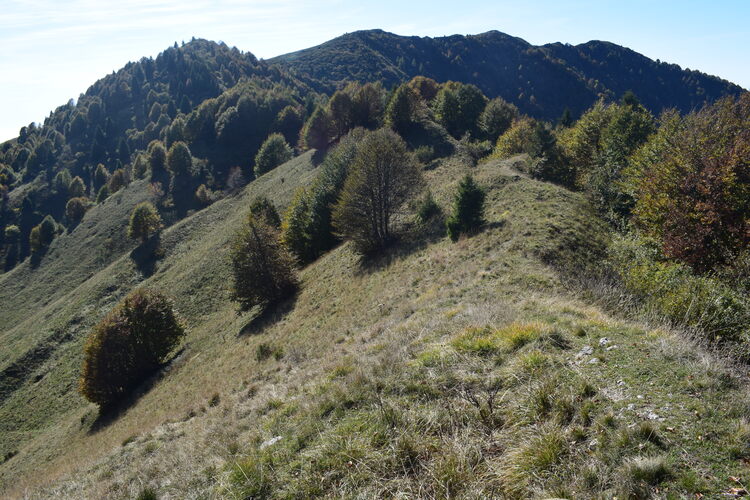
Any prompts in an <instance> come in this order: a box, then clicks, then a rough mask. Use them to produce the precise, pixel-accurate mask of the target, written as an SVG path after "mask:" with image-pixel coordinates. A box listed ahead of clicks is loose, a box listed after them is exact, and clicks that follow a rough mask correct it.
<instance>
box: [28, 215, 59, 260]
mask: <svg viewBox="0 0 750 500" xmlns="http://www.w3.org/2000/svg"><path fill="white" fill-rule="evenodd" d="M56 232H57V224H55V219H53V218H52V217H50V216H49V215H47V216H46V217H45V218H44V219H43V220H42V222H40V223H39V225H37V226H35V227H34V228H33V229H32V230H31V234H30V235H29V248H30V249H31V255H32V256H36V257H38V256H40V255H41V254H43V253H44V252H45V251H46V250H47V248H48V247H49V245H50V244H51V243H52V240H54V239H55V233H56Z"/></svg>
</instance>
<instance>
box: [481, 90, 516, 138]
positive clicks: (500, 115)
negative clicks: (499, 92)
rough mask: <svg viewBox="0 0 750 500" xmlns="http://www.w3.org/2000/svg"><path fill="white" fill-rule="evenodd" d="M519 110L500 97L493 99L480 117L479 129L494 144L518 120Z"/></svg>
mask: <svg viewBox="0 0 750 500" xmlns="http://www.w3.org/2000/svg"><path fill="white" fill-rule="evenodd" d="M518 116H519V113H518V108H517V107H516V106H515V105H513V104H511V103H509V102H506V101H505V100H503V99H502V98H500V97H497V98H495V99H492V100H491V101H490V102H488V103H487V106H486V107H485V108H484V111H482V114H481V115H479V128H480V130H481V131H482V132H484V134H485V136H486V137H487V139H489V140H490V141H492V142H495V141H497V138H498V137H500V136H501V135H503V133H505V131H506V130H508V129H509V128H510V126H511V125H512V124H513V120H515V119H516V118H518Z"/></svg>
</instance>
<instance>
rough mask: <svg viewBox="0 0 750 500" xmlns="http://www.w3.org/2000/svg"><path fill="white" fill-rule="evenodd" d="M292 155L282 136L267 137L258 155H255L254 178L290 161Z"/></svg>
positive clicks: (276, 134)
mask: <svg viewBox="0 0 750 500" xmlns="http://www.w3.org/2000/svg"><path fill="white" fill-rule="evenodd" d="M293 154H294V153H293V151H292V148H290V147H289V144H287V143H286V141H285V140H284V136H283V135H281V134H278V133H275V134H271V135H269V136H268V138H267V139H266V140H265V141H264V142H263V144H262V145H261V147H260V149H259V150H258V154H256V155H255V176H256V177H260V176H261V175H263V174H265V173H266V172H269V171H270V170H273V169H274V168H276V167H278V166H279V165H281V164H282V163H284V162H287V161H289V160H291V159H292V156H293Z"/></svg>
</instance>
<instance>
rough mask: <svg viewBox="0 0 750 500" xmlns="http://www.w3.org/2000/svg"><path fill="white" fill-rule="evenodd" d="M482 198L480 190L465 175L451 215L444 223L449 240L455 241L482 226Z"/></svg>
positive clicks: (482, 194)
mask: <svg viewBox="0 0 750 500" xmlns="http://www.w3.org/2000/svg"><path fill="white" fill-rule="evenodd" d="M484 198H485V193H484V191H483V190H482V188H480V187H479V186H478V185H477V184H476V182H474V178H473V177H472V176H471V175H470V174H467V175H466V177H464V178H463V180H462V181H461V183H460V184H459V185H458V192H457V193H456V196H455V198H454V199H453V213H452V214H451V216H450V218H448V220H447V221H446V225H447V229H448V236H450V238H451V240H453V241H457V240H458V238H459V237H460V236H461V235H462V234H471V233H472V232H474V231H476V230H477V229H478V228H479V227H481V226H482V224H484V215H483V213H484Z"/></svg>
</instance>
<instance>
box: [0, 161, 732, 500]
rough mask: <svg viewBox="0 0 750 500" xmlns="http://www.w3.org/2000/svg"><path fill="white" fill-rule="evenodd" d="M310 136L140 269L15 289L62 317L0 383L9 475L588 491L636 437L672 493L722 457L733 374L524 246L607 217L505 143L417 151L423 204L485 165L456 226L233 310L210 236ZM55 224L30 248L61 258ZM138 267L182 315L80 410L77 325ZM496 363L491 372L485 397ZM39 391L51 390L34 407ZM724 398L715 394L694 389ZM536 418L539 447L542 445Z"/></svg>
mask: <svg viewBox="0 0 750 500" xmlns="http://www.w3.org/2000/svg"><path fill="white" fill-rule="evenodd" d="M310 160H311V154H307V155H304V156H302V157H299V158H296V159H294V160H292V161H291V162H290V163H288V164H286V165H283V166H282V167H279V168H278V169H276V170H273V171H272V172H270V173H269V174H267V175H265V176H262V177H261V178H259V179H257V180H256V181H254V182H252V183H251V184H250V185H248V187H247V188H246V189H245V190H244V192H243V193H241V194H240V195H238V196H236V197H232V198H228V199H225V200H223V201H221V202H217V203H216V204H214V205H212V206H211V207H209V208H207V209H205V210H203V211H200V212H198V213H196V214H194V215H192V216H190V217H188V218H186V219H185V220H183V221H182V222H180V223H178V224H176V225H175V226H173V227H171V228H169V229H168V230H166V231H165V234H164V235H163V247H164V250H165V256H164V258H163V259H162V260H161V261H160V263H159V264H158V266H157V269H156V270H155V272H154V273H153V274H152V275H151V276H149V277H144V276H142V275H141V274H140V273H139V272H138V270H137V269H136V268H135V266H134V264H133V262H132V261H131V259H130V257H129V256H128V254H127V253H125V254H122V255H121V257H119V258H117V259H116V260H114V261H113V262H112V264H110V265H109V266H107V267H106V268H104V269H102V270H101V271H99V272H97V273H95V274H94V275H93V276H91V278H89V279H88V280H86V282H85V283H83V284H82V285H81V286H79V288H78V289H77V290H76V291H75V292H73V293H71V294H70V295H69V298H68V300H69V305H68V306H66V307H64V308H60V307H58V306H57V305H56V304H50V305H46V306H40V305H34V304H29V305H28V306H27V308H26V309H25V312H26V314H28V315H36V317H37V318H38V323H37V325H38V329H39V330H43V329H44V328H46V327H47V326H48V325H51V324H55V323H62V324H68V325H73V326H74V327H73V328H69V327H66V330H67V331H71V332H72V338H71V339H69V340H68V341H67V342H65V343H64V345H63V347H62V348H61V349H59V350H58V351H56V352H55V354H54V355H53V356H50V357H49V359H48V361H47V362H46V363H45V364H44V366H42V367H40V368H39V369H38V371H37V372H35V374H34V375H35V376H34V377H32V378H30V379H29V380H28V381H27V383H25V384H24V386H23V387H21V388H20V389H18V390H17V391H15V392H14V394H13V396H12V397H11V398H9V399H8V400H6V401H5V402H4V403H3V404H2V406H0V412H1V413H0V416H1V417H2V418H0V421H2V422H3V424H4V425H5V426H6V427H5V428H4V429H3V432H2V437H3V441H2V443H0V444H2V446H3V452H4V453H3V454H7V451H6V450H8V451H16V452H17V454H16V455H14V456H10V458H9V459H7V460H6V461H5V463H3V464H1V465H0V478H2V481H3V487H4V488H6V489H7V488H10V489H11V490H12V491H11V492H10V495H11V497H14V496H21V495H22V494H23V495H24V496H25V497H26V498H54V497H57V498H61V497H62V498H71V497H75V498H112V499H119V498H122V499H125V498H134V497H136V496H137V495H138V494H139V493H140V492H142V491H143V490H144V488H145V487H146V486H148V487H150V488H153V489H155V490H156V491H157V492H158V494H159V498H246V497H258V496H263V497H296V498H310V497H315V496H328V497H352V496H358V495H360V496H364V497H369V496H375V495H377V496H393V495H395V494H396V493H397V492H402V493H403V494H407V495H410V496H416V497H420V496H421V497H433V496H451V497H453V496H459V495H462V494H463V495H468V496H479V497H482V496H484V497H487V496H490V497H492V496H497V495H499V494H500V493H501V492H507V493H506V494H507V495H508V496H509V497H512V498H518V497H528V496H533V495H542V494H545V495H546V496H566V495H565V494H564V493H565V492H568V493H567V495H568V496H570V495H572V496H573V497H575V498H596V497H601V496H607V495H608V494H610V493H612V492H615V491H617V492H619V491H621V490H623V491H630V490H627V488H631V489H632V490H633V491H636V492H637V491H639V490H638V489H637V488H641V487H642V485H640V483H637V482H636V483H633V484H630V483H628V482H627V481H628V480H629V479H628V478H629V476H628V474H629V472H628V471H630V470H631V469H630V468H629V467H634V465H632V464H636V465H637V464H639V463H640V462H638V460H645V458H644V457H656V458H653V460H662V461H664V463H665V464H666V465H665V467H668V471H669V472H668V474H669V475H668V476H665V477H666V481H668V482H667V483H666V484H665V485H663V486H662V488H665V489H664V491H672V492H676V493H677V494H687V493H692V492H703V493H704V494H710V493H712V492H719V491H721V490H722V488H724V487H725V483H724V481H725V478H726V477H727V476H729V475H736V476H739V475H740V474H741V468H742V465H741V464H740V462H738V461H736V460H735V459H734V458H732V457H733V456H734V455H733V453H735V451H733V450H736V449H737V448H736V446H737V444H736V441H735V438H736V436H735V433H734V431H733V429H736V428H737V426H738V425H741V421H740V413H738V411H739V408H740V407H741V406H742V405H743V404H745V403H744V401H747V394H746V390H745V389H743V381H742V380H740V379H739V378H738V376H735V375H732V374H731V373H729V372H727V371H725V370H724V369H722V368H721V364H720V363H717V361H716V360H715V359H713V358H710V357H708V356H707V355H706V354H704V353H702V352H701V351H700V350H699V349H697V348H694V347H692V346H690V345H689V344H686V343H685V342H684V340H677V339H676V338H675V337H674V336H673V334H672V333H669V332H668V331H666V330H661V329H658V328H656V329H655V328H653V327H651V326H649V325H648V324H643V323H634V322H628V321H625V320H623V319H618V318H616V317H613V316H611V315H608V314H607V313H606V312H604V311H603V310H602V309H601V308H600V307H598V306H597V305H596V304H594V303H592V302H591V301H590V300H588V299H585V298H583V297H577V296H576V295H575V294H573V293H571V291H570V290H568V289H566V287H565V286H564V284H563V282H562V281H561V280H560V277H559V275H558V274H557V272H555V270H554V269H553V268H551V267H549V266H548V265H545V264H544V263H543V262H553V263H554V262H565V261H570V259H571V258H575V257H576V256H585V255H588V256H589V257H588V259H591V258H593V256H595V255H597V254H599V253H600V252H601V250H602V247H603V246H604V245H605V244H606V232H605V231H604V228H603V226H602V223H601V222H600V221H599V220H598V219H597V217H596V216H595V215H594V214H593V212H592V209H591V207H590V206H589V205H588V203H587V202H586V201H585V199H584V198H583V197H582V196H580V195H578V194H574V193H571V192H569V191H566V190H564V189H562V188H560V187H557V186H553V185H550V184H546V183H542V182H538V181H533V180H530V179H527V178H525V177H523V176H522V175H520V174H519V173H518V172H516V171H514V170H513V169H512V165H513V161H509V162H497V161H489V162H486V163H484V164H481V165H480V166H479V167H474V168H472V167H470V166H469V165H467V164H465V163H464V162H463V161H461V160H460V158H450V159H447V160H446V161H443V162H441V163H440V165H438V166H437V168H435V169H434V170H431V171H429V172H427V173H426V175H427V178H428V183H429V185H430V188H431V189H432V190H433V193H434V194H435V198H436V200H437V201H438V203H439V204H440V205H441V206H443V207H445V206H447V205H448V203H449V200H450V196H451V193H452V192H453V190H454V189H455V186H456V185H457V183H458V181H459V180H460V178H461V177H462V176H463V175H464V174H465V173H466V172H469V171H471V172H473V173H474V175H475V176H476V178H477V180H478V182H479V183H480V184H481V185H482V186H484V187H485V188H486V189H487V192H488V200H487V201H488V210H487V213H486V217H487V221H488V224H487V227H486V229H485V230H484V231H483V232H481V233H480V234H478V235H477V236H475V237H473V238H469V239H464V240H461V241H459V242H458V243H452V242H450V241H449V240H448V239H447V238H444V237H443V238H441V237H437V236H433V237H432V238H429V239H427V240H421V241H420V240H417V241H413V242H411V243H410V242H408V241H406V242H403V243H402V244H401V245H399V246H397V247H395V248H393V249H392V250H391V251H390V252H389V253H388V254H387V255H384V256H383V257H382V258H380V259H377V260H375V261H374V262H371V263H369V264H363V263H362V262H360V259H359V257H357V255H356V254H355V253H354V252H353V251H352V248H351V246H350V245H342V246H340V247H338V248H336V249H334V250H333V251H332V252H330V253H329V254H327V255H325V256H323V257H322V258H321V259H319V260H318V261H317V262H315V263H313V264H312V265H310V266H309V267H308V268H306V269H305V270H304V271H303V272H302V279H303V287H302V290H301V292H300V294H299V295H298V296H297V297H296V299H295V300H293V301H292V302H290V303H288V304H286V305H284V306H282V307H280V308H279V309H278V310H276V311H275V312H274V313H273V314H271V315H268V316H266V317H264V318H254V317H253V315H237V314H236V313H235V311H236V306H235V305H234V304H232V303H231V302H230V301H229V300H228V294H226V293H225V288H226V282H227V278H228V271H229V270H228V269H227V267H226V264H225V259H226V256H225V252H226V243H227V239H228V238H229V236H230V235H231V233H232V232H233V231H234V229H235V228H236V227H237V226H238V225H239V224H240V223H241V220H242V218H243V217H244V214H245V211H246V207H247V206H248V203H249V201H250V200H251V199H252V197H253V196H256V195H258V194H266V195H268V196H270V197H271V198H272V199H273V200H274V203H275V204H276V205H277V206H279V207H280V208H281V207H283V206H284V205H285V204H286V203H288V201H289V199H290V198H291V196H292V193H293V191H294V189H295V187H296V186H299V185H304V184H306V183H307V182H309V180H310V179H311V177H312V175H314V172H315V170H314V168H313V165H312V164H311V163H310ZM63 248H64V247H62V246H61V247H60V250H61V251H60V252H58V253H52V254H50V259H49V262H47V263H43V264H42V265H43V266H44V265H47V266H54V265H56V264H59V263H60V262H61V261H62V260H64V259H69V258H74V255H67V254H65V253H63V251H62V249H63ZM140 284H143V285H147V286H152V287H156V288H159V289H161V290H166V291H169V293H171V294H173V295H174V296H175V298H176V307H177V309H178V310H179V312H180V313H181V314H182V315H183V316H184V317H185V318H186V320H187V322H188V325H189V334H188V338H187V339H186V342H185V345H184V349H182V350H181V351H180V353H179V354H178V356H177V358H176V359H175V360H173V361H172V363H171V364H170V365H169V366H168V367H167V368H166V369H165V370H164V371H163V373H161V374H160V375H159V376H157V377H156V378H155V379H154V380H153V381H151V382H150V383H148V384H146V386H145V387H144V388H143V389H142V391H140V392H139V394H138V395H137V397H135V398H134V400H133V401H132V403H131V405H130V406H129V407H127V408H125V409H124V410H123V411H122V412H121V413H120V414H119V415H117V416H116V418H114V419H112V420H105V421H100V420H98V419H97V411H96V408H95V407H94V406H93V405H89V404H86V403H85V402H84V401H82V399H81V398H80V397H79V396H78V395H77V394H76V393H75V377H76V376H77V370H78V363H80V345H81V342H82V340H83V338H84V336H85V334H86V331H87V330H88V327H89V326H90V325H91V324H92V323H93V322H94V321H96V320H97V319H98V318H99V317H101V315H102V314H104V313H105V311H106V310H107V309H108V308H109V307H111V306H112V305H113V304H114V303H115V302H116V298H118V297H120V296H122V295H123V294H125V293H127V291H128V290H129V289H131V288H132V287H134V286H137V285H140ZM61 302H64V301H56V303H61ZM92 306H93V307H92ZM19 307H20V306H19ZM76 311H80V312H84V313H85V314H83V315H82V318H81V319H80V320H78V323H76V322H75V321H72V322H71V321H70V318H73V315H74V314H75V312H76ZM77 324H80V326H79V327H75V325H77ZM485 325H486V326H487V328H489V330H485V329H484V328H485ZM482 332H485V333H482ZM492 332H500V333H492ZM503 332H504V333H503ZM28 334H29V335H32V334H34V332H33V331H32V330H29V332H28ZM508 335H510V336H508ZM506 336H508V337H507V339H515V340H512V344H507V342H511V340H506ZM603 337H607V338H608V339H609V340H608V341H607V342H604V343H600V339H601V338H603ZM509 345H512V346H514V347H512V349H509V347H508V346H509ZM584 346H589V347H590V346H594V347H592V348H591V351H587V350H585V349H583V347H584ZM611 346H616V347H614V349H613V350H612V349H608V347H611ZM587 348H588V347H587ZM579 353H583V354H579ZM586 353H590V354H586ZM594 358H596V359H597V360H598V361H597V362H592V361H591V360H592V359H594ZM644 360H648V361H647V362H644ZM494 380H498V381H500V382H499V383H500V384H501V386H502V387H503V390H502V393H497V394H496V397H497V398H499V399H497V401H496V402H495V403H492V410H491V411H492V415H494V416H492V417H491V418H489V419H488V417H487V414H486V413H485V412H486V408H485V406H483V405H485V404H486V397H487V396H488V395H491V394H493V392H492V391H493V390H494V389H492V386H491V384H490V382H492V381H494ZM561 380H564V381H565V383H560V381H561ZM487 384H490V385H487ZM653 384H655V385H653ZM500 394H503V395H502V397H500ZM696 397H700V401H698V400H696V399H694V398H696ZM57 398H60V401H62V400H65V401H68V403H67V407H66V408H65V409H64V410H63V411H60V410H52V411H51V410H50V409H51V408H54V406H55V404H56V402H55V400H56V399H57ZM472 398H474V400H476V401H477V402H478V403H477V404H478V405H479V406H477V407H475V406H474V403H472V401H473V400H472ZM477 398H478V399H477ZM724 406H726V407H730V408H735V409H736V410H732V411H731V412H729V413H722V414H721V415H719V414H717V413H715V412H714V413H711V412H712V410H711V408H718V407H724ZM483 408H485V409H483ZM704 412H706V415H705V416H704ZM652 413H653V414H656V415H657V417H655V420H650V418H651V417H650V416H649V415H651V414H652ZM483 415H484V416H483ZM662 418H663V419H664V420H663V421H662V420H659V419H662ZM27 421H28V423H24V422H27ZM669 429H673V430H671V431H670V430H669ZM675 429H676V430H675ZM535 435H539V436H545V438H544V439H547V440H549V442H548V444H550V443H551V445H554V447H555V448H554V449H553V450H552V452H551V453H552V455H549V456H548V455H544V457H548V458H542V461H541V462H535V461H533V457H534V456H536V455H535V452H536V448H533V447H531V448H530V447H529V446H531V445H529V444H528V443H532V444H533V443H536V442H537V441H534V439H532V438H531V436H535ZM696 435H701V436H709V435H710V436H713V437H712V438H711V441H710V442H701V441H698V440H696V439H695V436H696ZM277 436H281V440H280V441H279V440H278V439H277V440H276V441H275V442H278V443H277V444H274V445H268V444H266V445H263V443H268V442H269V440H270V439H271V438H276V437H277ZM560 438H562V440H561V439H560ZM530 439H531V440H530ZM597 442H598V443H600V445H599V446H598V445H597V444H596V443H597ZM544 443H547V441H544ZM14 446H15V448H12V447H14ZM733 447H734V448H733ZM545 450H547V448H546V447H544V448H541V451H540V453H546V451H545ZM529 454H531V455H529ZM527 456H531V457H532V458H531V460H532V462H528V461H527V460H526V459H525V458H524V457H527ZM549 457H551V458H549ZM659 463H661V462H659ZM267 467H272V469H268V468H267ZM515 467H526V468H529V469H528V470H529V471H530V474H528V475H523V474H522V475H521V476H519V475H517V474H514V473H513V472H512V471H513V470H515ZM522 470H524V469H522ZM270 471H272V473H270ZM592 477H593V478H595V480H592V479H591V478H592ZM19 478H24V479H23V480H21V481H19ZM660 480H661V479H660ZM691 481H692V482H691ZM45 485H46V486H45ZM685 485H687V486H685ZM40 487H41V488H40ZM646 488H650V486H648V485H647V486H646ZM607 492H609V493H607Z"/></svg>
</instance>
